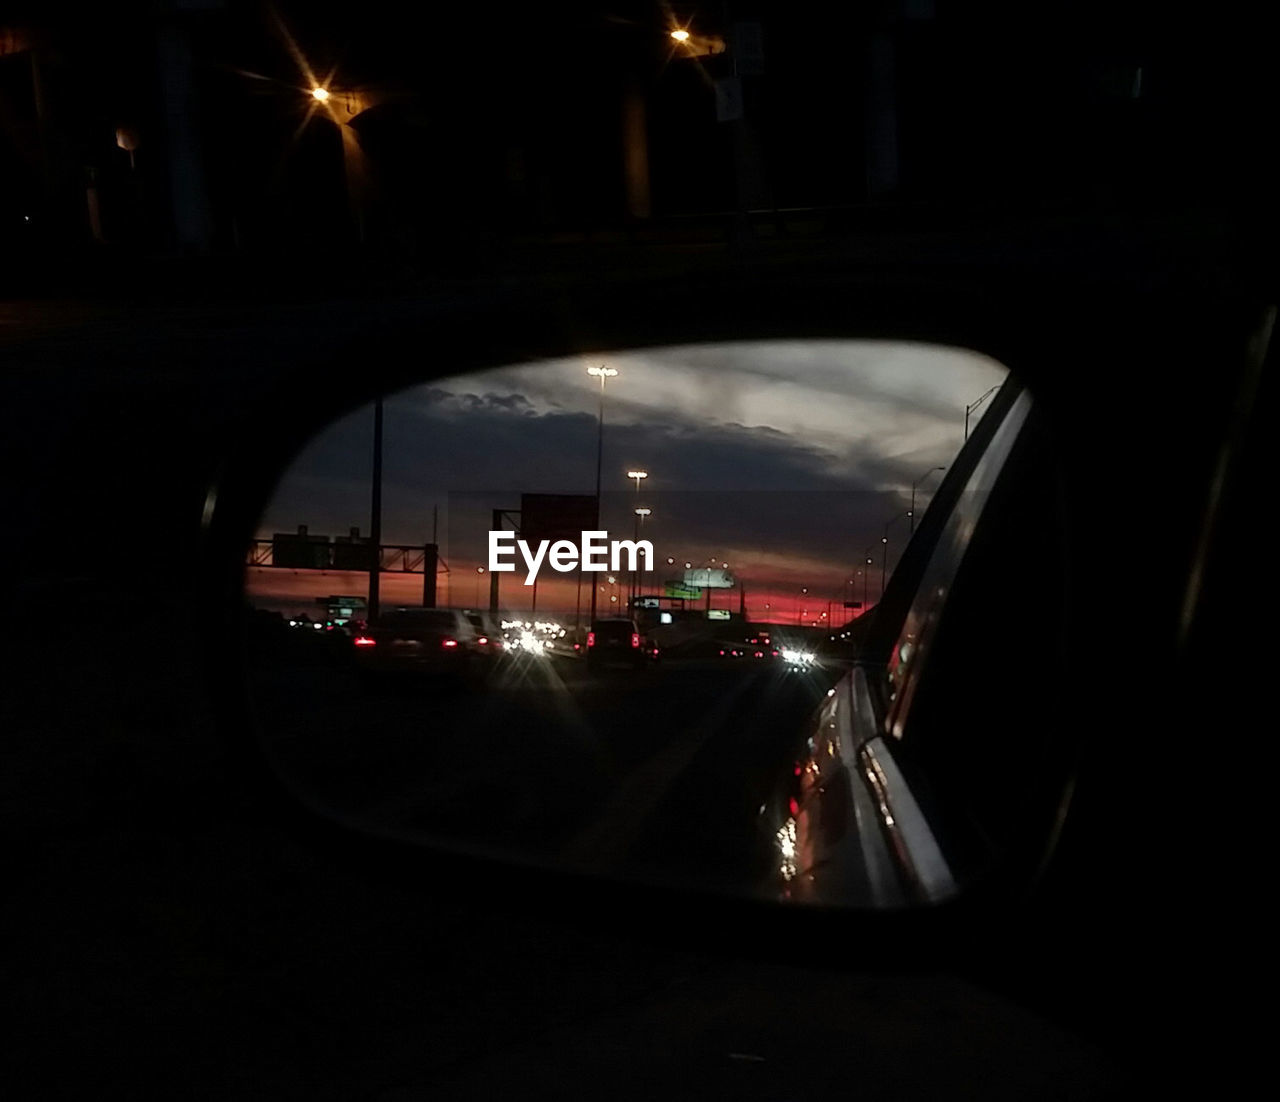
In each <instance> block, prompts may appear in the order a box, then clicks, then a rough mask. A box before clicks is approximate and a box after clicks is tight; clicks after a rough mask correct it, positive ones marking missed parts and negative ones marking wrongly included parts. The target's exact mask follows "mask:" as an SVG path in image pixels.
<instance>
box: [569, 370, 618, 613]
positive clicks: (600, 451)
mask: <svg viewBox="0 0 1280 1102" xmlns="http://www.w3.org/2000/svg"><path fill="white" fill-rule="evenodd" d="M587 374H588V375H590V376H592V378H596V379H599V380H600V418H599V421H598V429H597V432H596V528H597V529H598V528H599V527H600V466H601V463H602V461H603V459H604V386H605V383H607V382H608V381H609V380H610V379H613V378H615V377H616V376H617V374H618V370H617V368H614V367H605V366H604V365H603V364H601V365H600V366H599V367H589V368H587ZM579 577H581V574H579ZM598 592H599V587H598V586H594V585H593V586H592V587H591V619H592V622H594V621H595V618H596V594H597V593H598Z"/></svg>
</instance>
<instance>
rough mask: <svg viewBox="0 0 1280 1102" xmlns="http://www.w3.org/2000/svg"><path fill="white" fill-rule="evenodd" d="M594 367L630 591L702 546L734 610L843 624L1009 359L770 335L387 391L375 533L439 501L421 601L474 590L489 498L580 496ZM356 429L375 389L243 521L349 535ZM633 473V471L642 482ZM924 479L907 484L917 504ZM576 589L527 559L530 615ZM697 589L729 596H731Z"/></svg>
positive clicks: (351, 581)
mask: <svg viewBox="0 0 1280 1102" xmlns="http://www.w3.org/2000/svg"><path fill="white" fill-rule="evenodd" d="M602 364H604V365H607V366H608V367H611V368H614V369H616V370H617V371H618V375H617V376H616V377H614V378H610V379H609V380H608V383H607V385H606V393H605V429H604V453H603V462H602V491H603V498H602V512H603V524H602V526H603V527H604V528H606V529H607V530H608V531H609V532H610V535H611V537H612V538H631V537H632V536H633V534H634V524H635V518H634V516H633V513H632V510H633V509H634V507H635V506H636V505H637V504H641V505H644V506H646V507H648V508H650V509H651V510H652V513H651V515H650V516H649V517H647V518H646V520H645V526H644V531H643V538H646V539H649V540H651V541H652V542H653V544H654V550H655V554H656V562H655V566H656V567H657V569H656V570H655V572H654V574H653V575H652V576H651V578H650V581H649V584H648V585H646V587H645V588H646V590H647V591H653V592H661V591H662V583H663V582H665V581H666V580H667V579H668V578H677V577H679V575H680V574H681V573H682V571H683V566H684V563H685V562H686V561H690V562H693V563H694V564H695V565H705V564H706V563H707V562H708V561H709V560H711V559H712V558H714V559H715V561H716V564H717V565H719V564H720V563H721V562H728V563H729V564H730V569H731V570H732V572H733V573H734V575H735V576H736V577H737V578H738V579H739V580H740V582H741V583H742V585H743V586H744V587H745V590H746V601H747V610H748V613H749V615H750V616H751V617H752V618H754V619H772V620H780V621H784V622H790V623H795V622H796V619H797V616H799V615H801V614H802V613H803V612H804V611H805V610H808V613H809V614H808V616H807V617H806V620H807V621H812V620H813V619H815V617H816V616H820V615H821V613H822V612H825V611H827V607H828V606H827V602H828V601H831V602H835V604H834V607H833V609H832V618H833V619H835V620H836V622H840V621H841V620H842V619H843V617H844V616H845V615H847V614H845V613H844V612H843V608H842V604H841V602H842V601H843V600H861V599H862V597H863V588H864V580H863V577H862V575H860V574H859V573H857V572H858V571H859V570H861V569H863V564H862V557H863V556H862V553H863V550H864V549H865V548H867V547H869V546H871V545H875V549H874V551H873V555H874V557H875V565H874V566H873V567H872V568H871V572H870V577H869V578H868V579H867V581H866V592H867V595H868V597H869V600H870V602H871V603H874V601H875V600H876V597H877V594H878V590H879V583H880V565H881V557H880V538H881V536H882V535H883V534H884V527H885V523H886V522H887V521H889V520H890V518H892V517H894V516H896V515H900V514H901V513H902V512H903V511H904V510H906V509H907V508H908V505H909V502H910V495H911V484H912V482H914V481H917V480H919V479H920V478H921V476H922V475H924V474H925V473H926V472H927V471H929V469H930V468H931V467H935V466H947V465H949V464H950V463H951V461H952V459H953V457H954V456H955V454H956V452H957V451H958V449H959V447H960V445H961V443H962V441H963V435H964V410H965V406H966V405H967V404H971V403H973V402H974V401H975V400H977V399H978V398H979V397H980V396H981V395H982V394H983V393H984V392H985V391H987V390H988V389H989V388H990V387H992V386H994V385H996V384H998V383H999V382H1001V381H1002V380H1003V378H1004V376H1005V374H1006V373H1005V370H1004V369H1003V368H1002V367H1001V366H1000V365H999V364H997V363H995V362H994V361H992V360H990V359H989V358H987V357H985V356H980V355H977V354H975V353H971V352H967V351H963V350H959V349H949V348H938V347H933V346H927V345H913V344H902V343H880V342H817V341H809V342H803V343H800V342H786V343H783V342H769V343H751V344H745V343H744V344H717V345H698V346H685V347H674V348H661V349H646V350H642V351H633V352H623V353H606V354H600V355H595V356H592V357H589V358H569V359H560V360H546V361H539V362H536V363H531V364H525V365H519V366H513V367H508V368H502V369H497V370H493V371H487V372H484V373H481V374H473V375H459V376H454V377H451V378H448V379H445V380H442V381H436V382H432V383H430V384H424V385H422V386H419V387H414V388H410V389H408V390H404V391H400V392H399V393H397V394H395V395H393V396H390V397H389V398H388V399H387V400H386V402H385V404H384V468H383V470H384V475H383V533H382V542H383V543H384V545H385V544H417V545H420V544H422V543H424V542H426V541H428V540H429V539H430V538H431V527H432V509H433V506H435V507H438V509H439V537H438V542H439V545H440V554H441V556H442V559H443V560H444V562H445V563H446V564H447V566H448V573H447V574H444V573H442V574H441V576H440V588H439V597H438V602H439V603H441V604H452V605H457V606H472V605H475V604H477V603H485V602H487V584H488V577H487V575H485V576H484V577H483V578H481V576H480V575H479V574H478V573H477V567H478V566H481V565H485V557H486V542H485V540H486V532H487V530H488V528H489V523H490V520H489V518H490V510H491V509H493V508H504V509H512V510H515V509H518V508H519V506H520V494H521V493H558V494H591V493H593V492H594V489H595V477H596V443H597V416H598V412H599V400H600V388H599V383H598V380H596V379H594V378H592V377H590V376H588V375H587V368H588V367H592V366H600V365H602ZM982 408H983V409H985V408H987V406H986V404H984V405H983V407H982ZM372 440H373V412H372V406H367V407H364V408H362V409H359V410H356V411H354V412H352V413H351V414H349V415H348V416H346V417H344V418H342V419H340V420H339V421H337V422H335V423H334V424H333V425H331V426H330V427H329V428H328V429H327V430H326V431H325V432H323V433H322V434H320V435H319V436H317V437H316V438H314V439H313V440H312V442H311V444H310V445H309V446H308V447H307V448H306V449H304V450H303V452H302V453H301V454H299V456H298V457H297V459H296V460H295V462H294V464H293V466H292V467H291V469H290V470H289V471H288V473H287V474H286V475H285V477H284V478H283V479H282V480H281V482H280V484H279V486H278V487H277V489H276V492H275V495H274V497H273V499H272V501H271V503H270V505H269V506H268V508H267V510H266V512H265V513H264V515H263V517H262V520H261V522H260V524H259V526H258V534H259V536H260V538H269V537H270V536H271V534H272V533H274V532H293V531H296V529H297V527H298V525H300V524H306V525H307V526H308V530H309V532H310V533H312V534H321V535H331V536H340V535H346V534H347V533H348V531H349V530H350V529H351V528H353V527H359V528H360V530H361V534H362V535H367V534H368V532H369V528H370V477H371V470H372V459H371V452H372ZM632 469H643V470H646V471H648V472H649V477H648V478H647V479H646V480H644V482H643V484H642V486H641V490H640V493H639V495H637V492H636V487H635V482H634V481H631V480H629V479H628V478H627V476H626V472H627V471H628V470H632ZM940 477H941V476H940V475H938V474H934V475H932V476H930V477H929V478H928V479H926V480H925V481H923V482H922V483H921V489H920V493H919V496H918V499H917V513H918V514H919V513H920V512H922V511H923V509H924V507H925V505H927V502H928V497H929V493H930V491H932V490H933V489H935V488H936V487H937V485H938V481H939V479H940ZM907 530H908V522H907V521H906V520H905V518H904V519H902V520H900V521H898V522H896V523H895V524H894V525H893V526H892V527H891V528H890V537H891V539H890V544H889V566H890V570H892V565H893V562H894V561H895V560H896V557H897V555H898V553H900V551H901V549H902V545H903V541H904V540H905V538H906V535H907ZM668 557H671V558H674V559H676V560H677V563H676V566H675V567H674V568H673V567H668V566H667V563H666V559H667V558H668ZM595 579H596V580H597V581H598V582H604V577H603V576H602V575H596V576H595ZM521 580H522V575H520V576H517V575H513V574H506V575H504V576H503V578H502V587H503V588H502V597H501V601H502V605H503V606H504V607H510V608H513V609H528V608H529V607H530V602H531V594H530V592H529V590H527V589H526V588H525V587H523V586H522V585H521V584H520V581H521ZM850 581H852V582H853V583H854V584H853V585H849V582H850ZM619 582H620V583H622V582H623V579H621V578H620V579H619ZM247 587H248V591H249V595H250V599H251V600H252V601H253V602H254V603H255V604H258V605H261V606H264V607H272V608H279V609H282V610H291V609H296V610H297V611H303V610H309V611H311V612H312V614H313V615H314V613H315V607H316V606H315V598H317V597H321V596H325V595H328V594H337V593H343V594H363V593H365V592H366V589H367V577H366V576H364V575H361V574H358V573H346V572H334V571H329V572H325V573H320V572H317V571H297V572H294V571H290V570H283V569H265V568H263V569H257V568H252V569H250V570H249V574H248V578H247ZM805 588H807V589H808V590H809V594H808V595H804V594H802V592H801V591H802V589H805ZM382 590H383V602H384V604H391V603H414V604H417V603H420V602H421V598H422V579H421V577H420V576H403V575H393V574H386V575H384V577H383V583H382ZM614 594H617V595H619V598H620V600H625V597H626V590H625V586H624V585H621V584H620V585H619V588H618V589H616V590H614V589H612V587H607V588H606V590H605V591H602V593H601V598H602V602H603V603H604V604H605V605H606V606H607V604H608V600H607V598H608V597H609V596H612V595H614ZM575 599H576V578H575V576H574V575H567V576H561V575H556V574H554V573H551V572H550V571H549V570H547V569H546V568H544V570H543V572H542V574H541V575H540V578H539V585H538V595H537V607H538V610H539V611H545V612H547V613H552V612H560V613H564V612H568V613H570V614H572V612H573V610H574V606H575ZM713 601H714V607H718V608H726V607H731V608H733V609H734V610H736V609H737V608H738V591H737V590H736V589H735V590H733V591H725V590H721V591H718V592H716V593H715V594H714V597H713ZM766 605H768V606H769V607H768V608H767V609H766V607H765V606H766Z"/></svg>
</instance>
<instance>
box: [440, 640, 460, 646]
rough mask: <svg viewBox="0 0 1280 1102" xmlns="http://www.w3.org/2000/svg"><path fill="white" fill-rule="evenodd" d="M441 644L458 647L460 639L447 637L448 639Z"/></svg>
mask: <svg viewBox="0 0 1280 1102" xmlns="http://www.w3.org/2000/svg"><path fill="white" fill-rule="evenodd" d="M440 645H441V646H442V647H456V646H457V645H458V640H456V639H446V640H445V641H444V642H443V643H441V644H440Z"/></svg>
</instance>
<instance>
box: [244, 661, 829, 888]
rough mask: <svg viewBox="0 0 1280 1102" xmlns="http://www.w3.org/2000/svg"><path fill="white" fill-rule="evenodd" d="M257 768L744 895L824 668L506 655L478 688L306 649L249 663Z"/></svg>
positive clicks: (471, 839)
mask: <svg viewBox="0 0 1280 1102" xmlns="http://www.w3.org/2000/svg"><path fill="white" fill-rule="evenodd" d="M254 666H255V668H256V669H257V671H258V672H257V675H256V677H255V680H254V694H255V696H254V699H255V701H256V710H257V712H258V716H259V720H260V724H261V729H262V736H263V738H264V739H265V740H266V745H267V747H268V749H269V752H270V754H271V757H272V759H273V760H274V761H275V762H276V764H277V767H278V769H279V770H280V772H281V773H282V775H283V776H285V777H286V778H287V779H289V780H290V781H291V783H293V784H295V785H296V786H297V787H298V789H299V790H300V791H301V792H303V793H305V795H306V798H308V799H309V800H314V801H315V802H317V803H318V804H319V805H321V806H322V807H324V808H325V809H327V810H329V811H332V812H334V813H336V814H338V815H341V816H344V817H349V818H353V819H355V820H358V821H361V822H364V823H368V824H371V825H374V826H376V827H379V828H391V829H395V830H402V831H407V832H409V833H410V834H413V835H417V836H422V837H430V838H433V839H437V840H441V839H443V840H456V841H463V842H467V843H470V844H477V843H480V844H484V845H487V846H492V847H495V848H497V849H499V850H502V851H505V852H517V853H520V854H522V855H529V856H536V857H540V858H547V859H553V860H555V861H557V862H563V863H568V864H570V865H572V866H573V867H580V868H585V869H592V870H597V871H601V870H607V871H611V872H621V871H626V872H629V873H630V872H634V873H636V874H640V875H645V876H648V877H652V876H657V877H659V878H661V879H664V880H667V879H671V880H679V881H687V882H691V883H697V884H700V885H703V886H721V887H724V888H727V889H744V888H749V887H750V886H752V885H756V884H760V883H763V878H764V877H765V875H766V874H767V872H768V866H767V864H764V863H762V861H764V860H765V859H766V855H767V852H768V851H767V848H766V847H763V846H760V845H757V844H756V841H757V836H761V837H765V838H766V840H767V837H768V836H769V835H771V833H772V832H771V831H767V832H766V831H764V830H763V827H762V825H761V816H760V809H761V805H762V804H763V803H764V802H765V800H766V799H767V798H768V796H769V795H770V794H771V793H772V791H773V790H774V787H775V786H776V785H777V784H778V783H779V782H780V780H781V779H782V778H784V777H785V776H787V775H788V773H789V770H790V767H791V761H792V758H793V755H794V750H795V747H796V744H797V742H798V740H800V739H801V738H803V737H804V733H805V730H806V723H807V721H808V719H809V717H810V716H811V715H812V713H813V711H814V709H815V707H816V705H817V704H818V702H819V700H820V699H821V698H822V696H823V695H824V694H825V692H826V689H827V688H828V687H829V686H830V685H831V684H832V683H834V681H835V680H836V679H837V678H838V677H839V675H840V672H841V671H840V670H839V669H838V668H836V667H834V666H832V667H815V668H812V669H810V670H809V671H806V672H800V671H794V670H788V669H787V667H786V666H785V665H784V664H782V663H781V662H774V661H764V662H759V661H751V660H749V659H747V660H744V659H739V660H730V659H689V660H667V661H664V662H662V663H660V664H658V665H655V666H648V667H646V668H644V669H642V670H632V669H629V668H625V667H624V668H616V669H605V670H601V671H598V672H593V671H589V670H587V669H586V667H585V663H583V662H581V661H578V660H575V659H572V658H561V659H552V658H546V657H542V656H533V655H520V656H517V657H516V658H514V659H503V660H502V661H501V662H500V663H498V664H497V665H496V666H495V668H494V670H493V672H492V673H491V675H490V676H489V677H488V679H487V681H486V682H485V683H484V684H483V685H482V686H465V685H459V684H457V683H451V682H448V681H440V680H433V679H429V678H405V679H402V680H400V681H399V682H398V683H390V684H386V685H380V686H376V687H374V688H369V687H367V686H366V685H364V684H363V683H362V681H361V680H360V679H359V678H358V677H357V675H356V670H355V669H354V667H353V666H352V665H351V664H349V663H346V662H344V661H343V659H342V658H341V657H340V656H335V655H333V654H332V653H327V652H322V651H321V650H320V648H312V653H310V654H308V653H306V648H297V649H296V650H295V651H294V652H293V653H292V654H290V655H288V656H277V657H276V659H275V660H274V661H255V662H254Z"/></svg>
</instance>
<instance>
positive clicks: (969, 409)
mask: <svg viewBox="0 0 1280 1102" xmlns="http://www.w3.org/2000/svg"><path fill="white" fill-rule="evenodd" d="M999 389H1000V384H999V383H997V384H996V385H995V386H993V387H991V389H990V390H988V391H987V392H986V393H985V394H983V395H982V397H981V398H979V399H978V400H977V401H976V402H970V403H969V404H968V405H967V406H965V407H964V438H965V440H966V441H967V440H968V439H969V414H971V413H973V411H974V410H976V409H977V408H978V407H979V406H980V405H982V403H983V402H985V401H986V400H987V399H988V398H990V397H991V395H993V394H994V393H995V392H996V391H997V390H999Z"/></svg>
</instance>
